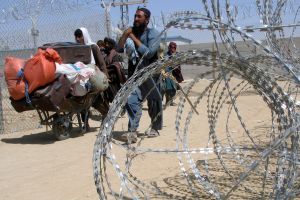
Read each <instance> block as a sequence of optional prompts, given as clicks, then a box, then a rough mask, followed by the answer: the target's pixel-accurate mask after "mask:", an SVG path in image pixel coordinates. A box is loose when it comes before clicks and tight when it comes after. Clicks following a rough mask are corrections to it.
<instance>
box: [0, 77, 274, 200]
mask: <svg viewBox="0 0 300 200" xmlns="http://www.w3.org/2000/svg"><path fill="white" fill-rule="evenodd" d="M208 82H209V81H208V80H204V81H203V83H204V85H205V84H207V83H208ZM202 88H203V86H202V85H199V86H197V88H196V89H195V90H194V91H193V94H195V95H194V96H193V95H192V96H190V98H191V100H193V101H194V100H195V99H196V95H197V94H198V92H199V91H198V89H199V90H200V89H202ZM176 103H178V99H177V100H176ZM206 103H207V102H206V101H204V102H203V104H200V105H199V108H197V109H198V112H199V115H195V116H194V117H193V118H192V120H191V123H190V127H189V132H190V133H191V134H190V135H189V138H188V142H187V144H188V145H189V147H190V148H200V147H206V146H207V145H208V146H209V147H212V144H211V142H210V144H208V141H209V140H208V135H209V126H208V123H207V121H208V117H207V115H208V114H207V105H206ZM185 106H186V109H187V110H190V108H188V107H189V106H188V104H186V105H185ZM229 106H230V102H228V103H225V106H224V107H223V108H222V112H220V113H221V114H220V115H219V116H218V123H217V124H218V125H217V126H216V127H215V130H216V134H217V135H218V136H219V138H218V139H219V141H220V143H222V144H223V145H224V146H226V145H228V141H225V139H226V134H225V131H224V130H225V129H226V124H228V123H227V121H226V117H227V114H228V107H229ZM238 108H239V111H240V113H241V115H242V116H241V117H242V118H243V119H246V120H244V122H245V123H246V127H247V128H248V129H249V130H251V132H252V133H254V134H256V135H253V137H256V136H257V137H258V139H257V142H258V143H259V144H261V145H263V142H264V141H265V139H266V138H267V137H266V135H267V133H268V129H269V128H270V121H271V113H270V109H269V107H268V106H267V105H266V104H265V103H264V101H263V100H262V98H261V97H260V96H259V95H257V94H256V93H255V92H247V93H245V94H243V95H241V98H240V99H239V102H238ZM176 109H177V107H176V106H173V107H169V108H167V110H166V111H165V112H164V114H163V115H164V127H163V130H162V131H161V132H160V134H161V135H160V136H159V137H157V138H146V139H144V141H143V145H142V146H141V147H145V148H153V149H161V148H170V149H174V148H175V147H176V134H175V117H176ZM143 112H144V114H143V118H142V120H141V126H140V129H139V131H140V132H143V131H144V130H145V129H146V128H147V125H148V123H149V119H148V117H147V113H146V112H147V111H146V109H144V111H143ZM183 116H187V113H185V112H184V113H183ZM184 120H185V118H183V121H181V124H183V123H184ZM91 125H92V128H93V129H92V131H91V132H89V133H86V134H85V135H83V136H80V135H79V134H78V133H76V130H75V133H74V135H73V136H72V137H71V138H70V139H67V140H63V141H56V140H55V139H54V137H53V135H51V131H50V130H49V131H46V129H45V128H40V129H35V130H31V131H25V132H19V133H14V134H7V135H2V136H1V138H0V139H1V140H0V152H1V153H0V160H1V165H0V185H1V187H0V199H1V200H15V199H22V200H33V199H39V200H54V199H55V200H85V199H86V200H92V199H98V194H97V192H96V188H95V185H94V178H93V166H92V156H93V148H94V143H95V140H96V136H97V134H98V130H99V126H100V122H98V121H93V120H92V122H91ZM126 127H127V118H126V115H125V116H124V117H123V118H120V119H119V120H118V122H117V123H116V125H115V131H116V132H118V131H123V130H124V129H126ZM229 128H230V131H231V134H232V136H233V137H234V140H235V142H237V143H239V144H241V145H243V144H247V143H248V142H249V141H248V140H247V139H246V138H247V137H246V134H245V133H244V130H243V127H241V124H240V121H239V120H238V119H237V117H236V116H235V117H234V116H233V117H231V120H230V123H229ZM181 129H183V127H181ZM261 135H263V136H262V137H260V136H261ZM117 142H118V141H117ZM121 147H122V145H121V146H118V145H113V148H114V152H113V153H114V154H115V155H116V157H117V158H118V159H119V160H118V161H120V163H122V162H123V160H124V159H125V157H124V152H122V151H124V150H123V149H122V148H121ZM193 159H194V160H195V161H197V162H196V163H197V165H199V169H200V170H201V169H202V170H204V168H203V165H201V163H202V164H203V161H204V160H205V159H208V160H210V163H211V165H210V166H212V168H211V169H210V170H211V172H212V173H213V174H214V176H212V177H213V178H212V179H211V181H212V182H214V184H216V185H217V186H218V187H219V188H221V189H224V190H227V189H228V188H229V187H230V186H232V181H231V180H229V179H228V180H226V178H225V177H224V176H223V175H224V172H222V171H221V170H220V166H219V164H217V163H219V162H218V159H217V158H216V157H215V156H210V155H206V154H205V155H204V154H195V155H193ZM232 160H233V157H228V158H227V161H230V162H231V164H228V163H227V165H228V166H231V168H230V169H231V170H232V171H235V173H234V174H236V175H237V176H238V175H239V174H238V173H237V171H238V170H237V168H236V167H235V166H234V164H232V163H234V162H233V161H232ZM184 165H185V167H186V169H187V170H188V171H189V169H188V167H189V165H188V164H187V163H186V161H185V163H184ZM121 167H122V166H121ZM132 167H133V171H134V172H135V176H137V177H139V178H140V179H141V180H144V181H147V182H156V184H161V185H162V186H163V187H164V189H165V191H166V192H170V193H172V194H175V195H176V196H177V197H178V198H181V199H192V198H193V196H192V195H191V194H189V192H186V191H187V190H188V188H187V186H186V184H185V182H182V176H181V171H180V166H179V164H178V157H177V155H176V154H173V155H169V154H156V155H154V156H153V155H143V156H141V157H138V158H137V159H136V160H135V162H134V165H133V166H132ZM111 173H112V174H111V176H110V181H111V183H112V184H113V185H114V184H116V183H118V178H117V176H116V175H115V174H113V173H114V172H113V170H111ZM255 180H256V181H258V182H259V181H260V179H259V178H255ZM163 181H164V183H162V182H163ZM256 181H250V182H247V183H246V185H247V187H250V188H254V187H255V184H256ZM221 183H222V184H221ZM270 184H272V183H270ZM266 185H267V186H268V187H269V186H270V185H268V184H266ZM259 189H260V188H259V187H258V188H254V189H253V190H252V192H253V195H251V193H249V191H245V190H243V189H241V190H239V191H238V195H236V197H235V199H245V198H250V199H251V198H252V199H253V198H255V197H256V195H257V194H258V192H257V191H259ZM269 189H270V188H269ZM201 191H203V189H201ZM249 194H250V195H249ZM203 195H204V196H202V198H208V196H207V195H205V193H204V192H203ZM108 198H109V199H110V198H111V196H109V194H108ZM155 199H166V197H159V196H156V198H155Z"/></svg>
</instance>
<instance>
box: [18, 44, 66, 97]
mask: <svg viewBox="0 0 300 200" xmlns="http://www.w3.org/2000/svg"><path fill="white" fill-rule="evenodd" d="M55 62H58V63H61V57H60V56H59V54H58V53H57V52H56V51H55V50H53V49H46V50H42V49H38V52H37V53H36V54H35V55H34V56H33V57H32V58H30V59H29V60H28V61H27V62H26V63H25V66H24V75H25V79H26V81H27V82H28V85H29V88H28V91H29V94H30V93H31V92H33V91H34V90H35V89H37V88H38V87H41V86H44V85H47V84H48V83H51V82H53V81H54V80H55V69H56V68H55Z"/></svg>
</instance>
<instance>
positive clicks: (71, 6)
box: [0, 1, 107, 134]
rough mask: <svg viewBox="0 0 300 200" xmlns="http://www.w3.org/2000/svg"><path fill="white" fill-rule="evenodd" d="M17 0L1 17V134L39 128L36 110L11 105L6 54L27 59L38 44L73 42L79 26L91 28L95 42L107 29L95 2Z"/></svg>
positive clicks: (98, 6)
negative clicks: (22, 110)
mask: <svg viewBox="0 0 300 200" xmlns="http://www.w3.org/2000/svg"><path fill="white" fill-rule="evenodd" d="M15 2H19V3H18V4H17V3H15V4H13V5H9V7H7V8H5V9H3V13H4V14H3V16H2V18H1V30H0V33H1V36H0V85H1V107H0V108H1V109H0V111H1V113H0V119H1V122H0V123H1V124H0V125H1V128H0V130H1V132H0V133H1V134H2V133H12V132H17V131H23V130H29V129H35V128H38V127H40V125H39V117H38V115H37V113H36V112H35V111H27V112H22V113H17V112H16V111H15V110H14V108H13V107H12V106H11V103H10V100H9V93H8V90H7V88H6V82H5V79H4V74H3V72H4V71H3V70H4V69H3V68H4V63H5V57H7V56H12V57H17V58H23V59H28V58H30V57H31V56H32V55H34V54H35V53H36V51H37V47H39V46H41V45H43V44H45V43H51V42H74V41H75V40H74V31H75V30H76V29H77V28H80V27H86V28H87V29H88V30H89V33H90V35H91V38H92V40H93V41H94V42H96V41H97V40H99V39H103V38H104V37H105V36H106V32H107V31H106V25H105V16H104V13H103V9H102V8H101V6H100V3H99V2H96V1H86V2H84V3H82V4H79V3H74V2H73V3H72V1H65V2H59V1H15ZM26 2H30V4H25V3H26ZM50 2H52V4H51V3H50ZM93 112H96V111H93ZM96 113H97V112H96Z"/></svg>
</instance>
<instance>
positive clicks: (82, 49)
mask: <svg viewBox="0 0 300 200" xmlns="http://www.w3.org/2000/svg"><path fill="white" fill-rule="evenodd" d="M39 48H40V49H44V50H45V49H47V48H51V49H54V50H55V51H57V53H58V54H59V55H60V57H61V58H62V61H63V63H71V64H74V63H76V62H79V61H80V62H83V63H84V64H89V63H91V46H89V45H83V44H79V43H75V42H56V43H48V44H44V45H43V46H41V47H39Z"/></svg>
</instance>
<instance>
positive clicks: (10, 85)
mask: <svg viewBox="0 0 300 200" xmlns="http://www.w3.org/2000/svg"><path fill="white" fill-rule="evenodd" d="M25 62H26V60H23V59H20V58H14V57H6V58H5V66H4V76H5V80H6V84H7V89H8V92H9V94H10V96H11V97H12V98H13V99H14V100H20V99H22V98H23V97H25V82H24V80H23V79H22V77H17V75H18V72H19V71H21V69H22V68H23V66H24V64H25Z"/></svg>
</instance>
